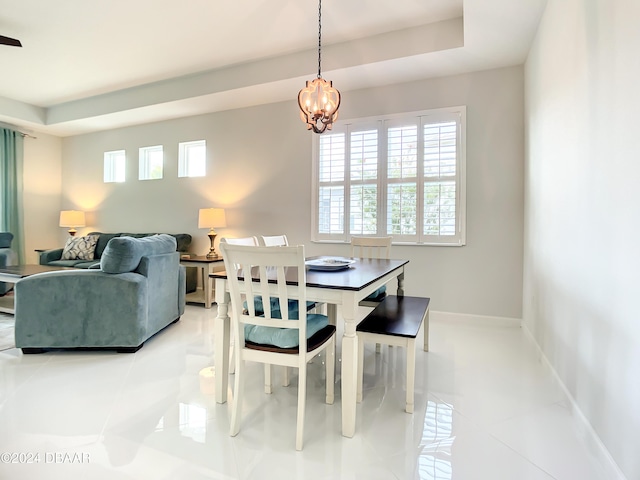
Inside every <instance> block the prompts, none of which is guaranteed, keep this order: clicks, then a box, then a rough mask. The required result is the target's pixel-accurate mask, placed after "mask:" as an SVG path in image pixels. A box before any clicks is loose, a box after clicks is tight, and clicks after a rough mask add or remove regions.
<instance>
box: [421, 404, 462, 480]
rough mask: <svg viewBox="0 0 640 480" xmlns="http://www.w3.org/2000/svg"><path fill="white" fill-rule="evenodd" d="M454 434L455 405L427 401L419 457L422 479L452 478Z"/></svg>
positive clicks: (438, 479)
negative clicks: (421, 447)
mask: <svg viewBox="0 0 640 480" xmlns="http://www.w3.org/2000/svg"><path fill="white" fill-rule="evenodd" d="M454 441H455V436H453V407H451V406H450V405H447V404H445V403H436V402H432V401H428V402H427V410H426V414H425V418H424V428H423V433H422V440H421V442H420V444H421V445H422V446H423V449H422V453H421V454H420V456H419V457H418V473H419V475H420V479H421V480H451V479H452V478H453V468H452V465H451V447H452V446H453V442H454Z"/></svg>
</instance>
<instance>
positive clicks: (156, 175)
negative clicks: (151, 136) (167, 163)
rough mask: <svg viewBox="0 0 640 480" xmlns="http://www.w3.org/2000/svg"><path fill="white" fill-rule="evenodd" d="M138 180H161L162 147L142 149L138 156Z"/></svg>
mask: <svg viewBox="0 0 640 480" xmlns="http://www.w3.org/2000/svg"><path fill="white" fill-rule="evenodd" d="M139 159H140V163H139V170H138V178H139V179H140V180H157V179H160V178H162V166H163V163H164V153H163V151H162V145H156V146H154V147H142V148H141V149H140V154H139Z"/></svg>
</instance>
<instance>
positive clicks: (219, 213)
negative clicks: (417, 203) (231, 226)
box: [198, 208, 227, 258]
mask: <svg viewBox="0 0 640 480" xmlns="http://www.w3.org/2000/svg"><path fill="white" fill-rule="evenodd" d="M226 226H227V219H226V217H225V214H224V209H222V208H201V209H200V212H199V214H198V228H209V229H210V230H209V233H208V234H207V235H208V236H209V241H210V242H211V248H210V249H209V253H207V258H218V254H217V253H216V251H215V249H214V248H213V242H214V241H215V239H216V235H217V233H216V232H215V230H214V228H216V227H226Z"/></svg>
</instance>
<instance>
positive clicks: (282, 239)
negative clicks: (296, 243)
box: [260, 235, 289, 247]
mask: <svg viewBox="0 0 640 480" xmlns="http://www.w3.org/2000/svg"><path fill="white" fill-rule="evenodd" d="M260 238H261V239H262V245H264V246H265V247H286V246H288V245H289V239H288V238H287V236H286V235H262V236H261V237H260Z"/></svg>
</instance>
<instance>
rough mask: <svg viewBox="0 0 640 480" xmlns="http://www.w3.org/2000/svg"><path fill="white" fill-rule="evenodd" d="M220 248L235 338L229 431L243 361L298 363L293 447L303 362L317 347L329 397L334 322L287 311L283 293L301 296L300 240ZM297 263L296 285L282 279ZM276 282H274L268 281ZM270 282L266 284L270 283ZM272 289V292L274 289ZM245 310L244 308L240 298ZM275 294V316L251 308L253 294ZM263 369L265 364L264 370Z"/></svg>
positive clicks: (301, 410) (236, 425)
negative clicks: (297, 242)
mask: <svg viewBox="0 0 640 480" xmlns="http://www.w3.org/2000/svg"><path fill="white" fill-rule="evenodd" d="M220 248H221V251H222V255H223V258H224V262H225V268H226V271H227V276H228V277H227V278H228V282H229V291H230V297H231V307H232V308H231V310H232V317H231V321H232V327H233V335H234V340H235V344H236V355H235V385H234V395H233V400H232V406H231V428H230V434H231V436H236V435H237V434H238V432H239V431H240V424H241V419H242V405H243V392H244V385H245V383H246V381H247V380H248V379H247V378H246V377H247V374H248V372H247V370H246V369H245V362H247V361H253V362H259V363H264V364H265V368H269V369H270V367H269V366H270V365H282V366H285V367H294V368H297V369H298V413H297V421H296V450H302V447H303V443H304V417H305V406H306V385H307V363H308V362H309V361H310V360H311V359H312V358H313V357H314V356H316V355H317V354H318V353H320V352H322V351H324V352H326V353H325V354H326V359H325V366H326V373H325V375H326V386H325V388H326V393H325V401H326V403H328V404H333V401H334V369H335V337H336V334H335V333H336V328H335V326H334V325H329V319H328V318H327V317H326V316H325V315H319V314H308V313H307V312H306V310H305V309H299V310H298V314H297V315H291V313H292V311H291V310H290V309H289V308H288V306H289V301H288V298H287V293H288V291H290V290H291V289H293V290H294V291H295V293H296V296H297V297H298V298H299V300H300V302H306V298H307V296H306V269H305V264H304V260H305V257H304V246H302V245H299V246H296V247H286V246H285V247H282V248H272V247H251V246H244V245H232V244H229V243H223V244H222V245H221V247H220ZM291 267H295V268H296V269H297V273H296V280H297V282H298V283H297V285H296V286H291V285H287V281H286V273H285V272H286V270H287V269H288V268H291ZM273 282H275V284H274V283H273ZM270 287H271V288H270ZM276 292H277V293H276ZM243 296H244V297H246V300H247V303H246V305H247V307H248V308H247V310H245V309H244V308H243V298H242V297H243ZM273 296H275V297H277V299H278V302H279V304H280V307H281V308H280V317H281V318H276V317H273V316H272V315H271V311H270V309H265V312H264V314H263V315H262V316H260V315H258V314H257V313H256V310H255V308H254V299H255V298H257V297H261V298H263V301H266V300H267V299H268V298H270V297H273ZM265 372H266V370H265ZM271 391H272V385H271V378H270V376H265V392H267V393H271Z"/></svg>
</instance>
